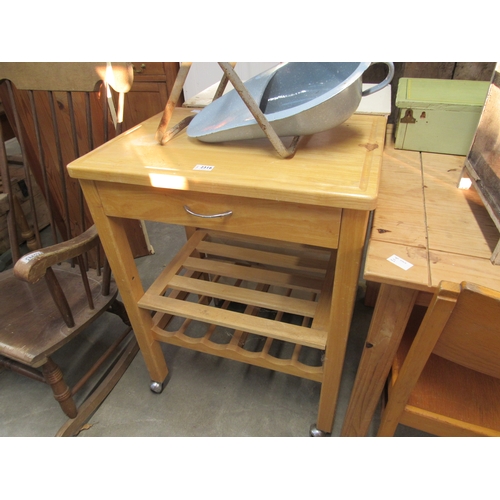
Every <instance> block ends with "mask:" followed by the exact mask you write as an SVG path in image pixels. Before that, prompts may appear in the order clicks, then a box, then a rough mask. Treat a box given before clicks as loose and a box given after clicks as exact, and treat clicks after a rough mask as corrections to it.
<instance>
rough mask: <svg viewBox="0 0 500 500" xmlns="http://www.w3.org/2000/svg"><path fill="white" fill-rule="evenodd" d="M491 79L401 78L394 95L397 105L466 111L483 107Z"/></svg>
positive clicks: (401, 106) (399, 106)
mask: <svg viewBox="0 0 500 500" xmlns="http://www.w3.org/2000/svg"><path fill="white" fill-rule="evenodd" d="M489 86H490V82H477V81H470V80H438V79H433V78H400V80H399V84H398V91H397V94H396V106H397V107H398V108H420V109H433V108H436V109H437V108H439V109H449V110H454V111H460V110H467V109H470V108H471V107H476V108H477V107H483V105H484V101H485V99H486V95H487V94H488V89H489Z"/></svg>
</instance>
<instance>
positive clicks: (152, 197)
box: [97, 183, 342, 248]
mask: <svg viewBox="0 0 500 500" xmlns="http://www.w3.org/2000/svg"><path fill="white" fill-rule="evenodd" d="M97 186H98V190H99V194H100V197H101V202H102V206H103V208H104V210H105V212H106V215H108V216H112V217H113V216H115V217H125V218H132V219H142V220H150V221H155V222H165V223H169V224H179V225H183V226H188V227H198V228H204V229H212V230H218V231H225V232H229V233H238V234H245V235H250V236H261V237H264V238H272V239H278V240H281V241H290V242H294V243H304V242H307V243H308V244H310V245H314V246H321V247H326V248H337V246H338V241H339V232H340V220H341V215H342V210H341V209H339V208H331V207H318V206H314V205H305V204H299V203H284V202H280V201H275V200H262V199H256V198H242V197H239V196H238V197H236V196H228V195H219V194H210V193H209V194H207V193H197V192H193V191H180V190H173V189H159V188H154V187H150V186H134V185H127V184H119V185H118V184H112V183H98V184H97Z"/></svg>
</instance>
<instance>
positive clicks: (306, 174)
mask: <svg viewBox="0 0 500 500" xmlns="http://www.w3.org/2000/svg"><path fill="white" fill-rule="evenodd" d="M192 112H193V111H192V110H186V109H180V108H177V109H176V110H175V112H174V114H173V117H172V120H171V124H172V125H173V124H175V123H177V122H178V121H180V120H182V119H183V118H185V117H186V116H189V115H190V114H191V113H192ZM160 119H161V115H156V116H154V117H152V118H150V119H149V120H146V121H145V122H143V123H142V124H141V125H139V126H138V127H137V128H135V129H132V130H130V131H128V132H126V133H125V134H122V135H121V136H120V137H118V138H116V139H114V140H112V141H109V142H108V143H107V144H106V145H104V146H103V147H100V148H98V149H97V150H95V151H94V152H91V153H89V154H87V155H86V156H85V157H82V158H80V159H78V160H76V161H74V162H72V163H71V164H69V166H68V171H69V174H70V176H71V177H74V178H78V179H91V180H102V181H106V182H117V183H124V184H136V185H142V186H151V185H153V186H156V187H162V188H167V189H168V188H170V189H183V190H189V191H197V192H205V193H215V194H230V195H235V196H242V197H251V198H260V199H270V200H278V201H291V202H296V203H305V204H311V205H323V206H329V207H339V208H354V209H360V210H371V209H373V208H374V207H375V205H376V201H377V193H378V185H379V174H380V168H379V166H380V159H381V156H382V151H383V146H384V140H385V126H386V119H387V118H386V117H385V116H371V115H359V116H357V115H354V116H352V117H351V118H350V119H349V120H347V121H346V122H345V123H344V124H342V125H340V126H339V127H336V128H335V129H332V130H329V131H326V132H323V133H319V134H314V135H312V136H304V137H302V139H301V140H300V142H299V145H298V149H297V153H296V154H295V156H294V157H293V158H291V159H286V160H285V159H283V158H280V157H279V156H278V155H277V153H276V152H275V151H274V149H273V147H272V145H271V144H270V142H269V141H268V140H267V139H256V140H250V141H236V142H226V143H220V144H204V143H202V142H200V141H198V140H196V139H191V138H189V137H187V135H186V133H185V131H183V132H182V133H180V134H179V135H178V136H177V137H176V138H175V139H173V140H172V141H170V142H169V143H167V144H166V145H165V146H161V145H159V144H158V143H157V142H156V140H155V133H156V130H157V127H158V123H159V122H160ZM196 165H208V166H211V167H213V169H212V170H211V171H199V170H194V168H195V167H196Z"/></svg>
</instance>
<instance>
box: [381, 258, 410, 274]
mask: <svg viewBox="0 0 500 500" xmlns="http://www.w3.org/2000/svg"><path fill="white" fill-rule="evenodd" d="M387 260H388V261H389V262H392V263H393V264H396V266H398V267H400V268H401V269H404V270H405V271H408V269H410V267H413V264H410V263H409V262H407V261H406V260H404V259H402V258H401V257H398V256H397V255H391V256H390V257H389V258H388V259H387Z"/></svg>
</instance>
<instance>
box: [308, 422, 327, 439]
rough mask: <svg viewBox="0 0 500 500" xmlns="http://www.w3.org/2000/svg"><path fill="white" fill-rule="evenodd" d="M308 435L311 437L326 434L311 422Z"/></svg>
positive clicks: (324, 435)
mask: <svg viewBox="0 0 500 500" xmlns="http://www.w3.org/2000/svg"><path fill="white" fill-rule="evenodd" d="M309 435H310V436H311V437H326V436H327V435H328V434H327V433H326V432H323V431H320V430H319V429H318V428H317V427H316V424H312V425H311V428H310V429H309Z"/></svg>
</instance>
